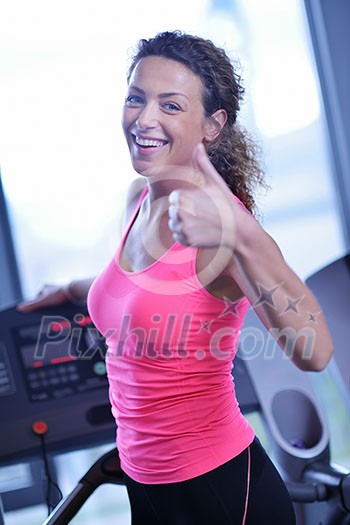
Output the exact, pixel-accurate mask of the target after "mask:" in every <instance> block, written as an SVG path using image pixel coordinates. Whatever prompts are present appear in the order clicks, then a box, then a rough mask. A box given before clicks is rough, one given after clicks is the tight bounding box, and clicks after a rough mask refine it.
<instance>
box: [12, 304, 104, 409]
mask: <svg viewBox="0 0 350 525" xmlns="http://www.w3.org/2000/svg"><path fill="white" fill-rule="evenodd" d="M12 335H13V340H14V343H15V345H16V348H17V349H18V350H19V358H20V361H21V366H22V372H23V374H24V381H25V383H26V387H27V392H28V396H29V399H30V401H32V402H40V401H46V400H48V399H62V398H64V397H67V396H72V395H75V394H78V393H81V392H86V391H88V390H92V389H96V388H100V387H101V386H104V385H106V382H107V379H106V367H105V362H104V357H105V346H104V344H101V343H102V340H101V338H100V335H99V333H98V332H97V330H96V328H95V327H94V326H93V324H92V321H91V319H90V317H89V316H88V315H87V314H81V313H79V314H76V315H75V316H73V318H72V319H67V318H66V317H62V316H53V315H51V316H50V315H48V316H43V318H42V320H41V323H40V325H37V324H34V325H29V326H25V327H16V328H13V334H12Z"/></svg>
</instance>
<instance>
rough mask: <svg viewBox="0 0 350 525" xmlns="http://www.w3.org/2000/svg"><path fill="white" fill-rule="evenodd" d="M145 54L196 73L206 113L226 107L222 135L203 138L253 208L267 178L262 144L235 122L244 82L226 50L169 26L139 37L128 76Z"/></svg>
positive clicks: (228, 181) (218, 167) (240, 195)
mask: <svg viewBox="0 0 350 525" xmlns="http://www.w3.org/2000/svg"><path fill="white" fill-rule="evenodd" d="M147 56H161V57H164V58H168V59H171V60H176V61H177V62H180V63H182V64H184V65H185V66H187V67H188V68H189V69H191V71H193V72H194V73H195V74H196V75H198V76H199V77H200V79H201V81H202V84H203V106H204V111H205V114H206V116H207V117H210V116H211V115H213V113H214V112H215V111H217V110H218V109H224V110H225V111H226V113H227V121H226V123H225V125H224V127H223V129H222V130H221V133H220V135H219V136H218V137H217V138H216V139H215V140H213V141H212V142H210V143H207V144H205V145H206V148H207V152H208V155H209V158H210V160H211V162H212V163H213V165H214V166H215V168H216V170H217V171H218V172H219V173H220V175H221V176H222V178H223V179H224V180H225V182H226V184H227V185H228V186H229V188H230V189H231V191H232V193H234V194H235V195H236V196H237V197H238V198H239V199H240V200H241V201H242V202H243V203H244V205H245V206H246V208H247V209H248V210H249V211H251V212H254V210H255V201H254V196H253V195H254V191H255V189H256V187H257V186H259V185H260V186H262V185H265V184H264V173H263V170H262V169H261V166H260V161H259V157H260V148H259V147H258V146H257V144H256V143H255V142H254V141H253V140H252V139H251V137H250V136H249V134H248V133H247V131H246V130H245V129H244V128H243V127H242V126H240V125H239V124H238V123H237V114H238V111H239V109H240V102H241V101H242V99H243V95H244V87H243V85H242V81H241V76H240V75H239V74H238V73H237V72H236V71H235V69H234V67H233V64H232V62H231V60H230V59H229V57H228V56H227V54H226V52H225V51H224V50H223V49H221V48H219V47H217V46H215V45H214V44H213V42H212V41H211V40H207V39H204V38H202V37H198V36H194V35H190V34H186V33H183V32H181V31H165V32H163V33H158V34H157V35H156V36H155V37H153V38H150V39H148V40H146V39H141V40H140V41H139V43H138V45H137V48H136V51H135V54H134V55H133V57H132V61H131V65H130V68H129V72H128V80H129V79H130V76H131V74H132V72H133V70H134V68H135V66H136V64H137V63H138V62H139V61H140V60H141V59H142V58H144V57H147Z"/></svg>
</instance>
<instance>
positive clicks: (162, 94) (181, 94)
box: [129, 84, 189, 100]
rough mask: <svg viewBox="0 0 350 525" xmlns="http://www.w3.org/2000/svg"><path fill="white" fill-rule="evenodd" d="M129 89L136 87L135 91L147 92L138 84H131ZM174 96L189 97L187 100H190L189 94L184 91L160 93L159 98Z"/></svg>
mask: <svg viewBox="0 0 350 525" xmlns="http://www.w3.org/2000/svg"><path fill="white" fill-rule="evenodd" d="M129 89H134V90H135V91H137V92H138V93H141V94H143V95H144V94H145V92H144V90H143V89H141V88H139V87H137V86H134V85H133V84H131V85H130V86H129ZM173 96H180V97H185V98H187V100H189V98H188V96H187V95H185V94H184V93H178V92H176V91H169V92H168V93H159V98H167V97H173Z"/></svg>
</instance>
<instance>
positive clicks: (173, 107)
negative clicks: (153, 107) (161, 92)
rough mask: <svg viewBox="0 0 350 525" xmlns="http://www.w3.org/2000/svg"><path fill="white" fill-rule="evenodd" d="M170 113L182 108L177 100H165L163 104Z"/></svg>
mask: <svg viewBox="0 0 350 525" xmlns="http://www.w3.org/2000/svg"><path fill="white" fill-rule="evenodd" d="M162 107H163V108H164V109H165V110H166V111H167V112H168V113H177V112H178V111H181V108H180V106H179V105H178V104H175V102H165V103H164V104H163V106H162Z"/></svg>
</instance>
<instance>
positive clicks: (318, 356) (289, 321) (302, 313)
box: [228, 206, 333, 371]
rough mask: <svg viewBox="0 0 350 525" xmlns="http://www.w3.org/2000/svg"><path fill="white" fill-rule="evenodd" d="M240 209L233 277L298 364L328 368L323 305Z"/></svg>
mask: <svg viewBox="0 0 350 525" xmlns="http://www.w3.org/2000/svg"><path fill="white" fill-rule="evenodd" d="M239 208H240V207H239V206H236V221H237V223H236V224H237V229H236V232H237V237H236V242H235V248H234V252H233V255H232V260H231V264H230V265H229V267H228V273H229V275H230V277H231V278H232V279H233V280H234V281H235V282H236V283H237V284H238V286H239V287H240V289H241V290H242V292H243V293H244V295H246V296H247V297H248V299H249V300H250V302H251V304H252V305H253V308H254V310H255V311H256V313H257V315H258V317H259V318H260V319H261V321H262V322H263V323H264V325H265V327H266V328H267V330H268V331H269V332H270V333H271V334H272V335H273V336H274V337H275V339H276V340H277V342H278V343H279V345H280V346H281V348H283V350H284V351H285V352H286V353H287V354H288V356H289V357H290V358H291V360H292V361H293V362H294V364H295V365H296V366H298V368H300V369H302V370H314V371H318V370H322V369H323V368H324V367H325V366H326V365H327V363H328V361H329V359H330V358H331V356H332V353H333V345H332V340H331V336H330V333H329V330H328V327H327V324H326V321H325V319H324V316H323V314H322V311H321V307H320V305H319V304H318V302H317V301H316V299H315V297H314V295H313V294H312V292H311V291H310V289H309V288H308V287H307V286H306V285H305V283H303V282H302V280H301V279H299V277H298V276H297V275H296V274H295V273H294V272H293V271H292V270H291V268H290V267H289V266H288V264H287V263H286V262H285V260H284V258H283V256H282V254H281V252H280V250H279V248H278V246H277V245H276V243H275V242H274V240H273V239H272V238H271V237H270V236H269V235H268V234H267V233H266V232H265V231H264V230H263V228H262V227H261V226H260V225H259V224H258V222H257V221H255V219H253V218H252V217H250V216H249V215H247V214H246V213H245V212H244V211H241V210H240V209H239ZM243 223H244V224H243Z"/></svg>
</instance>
